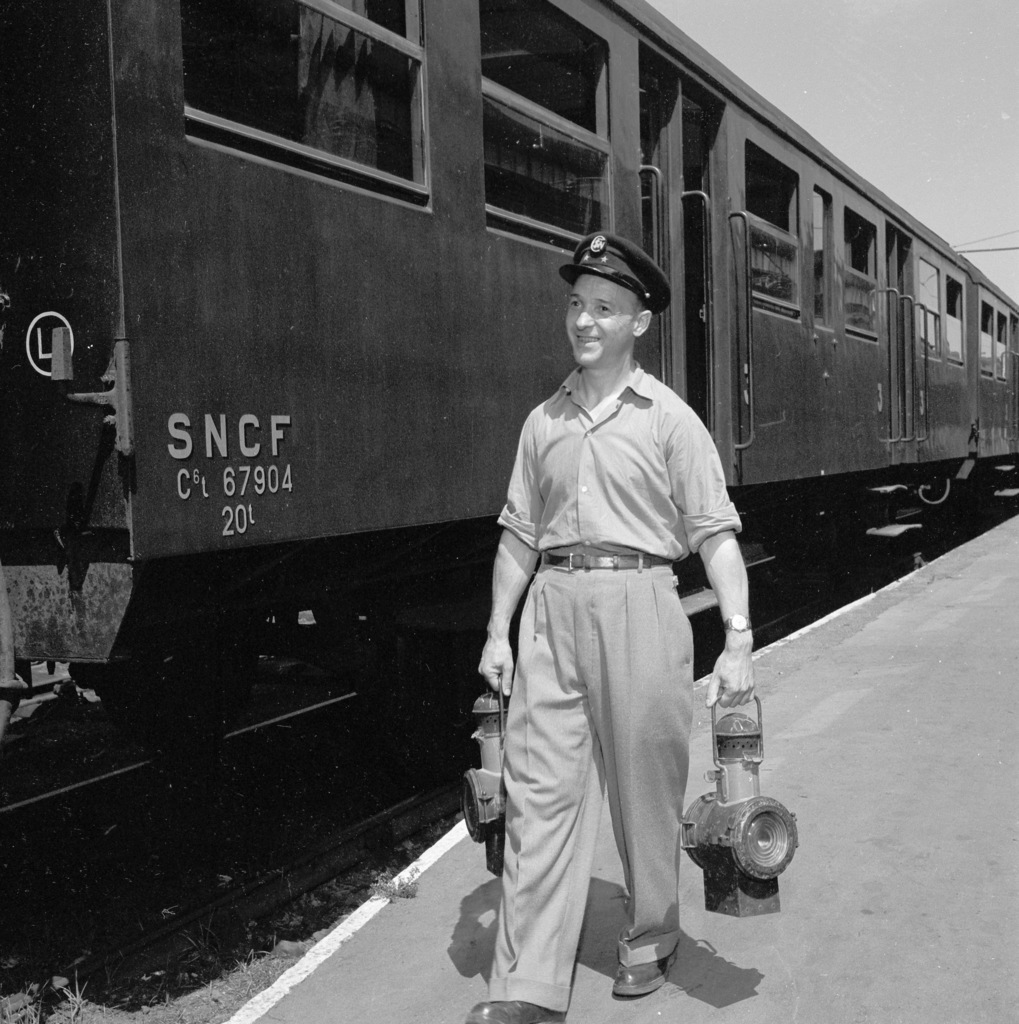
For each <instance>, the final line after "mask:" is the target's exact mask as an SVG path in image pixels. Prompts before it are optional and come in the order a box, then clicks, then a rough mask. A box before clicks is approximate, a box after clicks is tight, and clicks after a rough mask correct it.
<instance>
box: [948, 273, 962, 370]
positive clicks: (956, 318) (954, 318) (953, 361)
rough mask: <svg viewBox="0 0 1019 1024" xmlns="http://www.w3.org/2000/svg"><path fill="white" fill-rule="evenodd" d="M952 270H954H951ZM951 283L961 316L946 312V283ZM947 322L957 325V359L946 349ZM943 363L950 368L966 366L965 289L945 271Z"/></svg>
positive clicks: (960, 282)
mask: <svg viewBox="0 0 1019 1024" xmlns="http://www.w3.org/2000/svg"><path fill="white" fill-rule="evenodd" d="M953 269H954V268H953ZM949 281H951V282H952V284H953V285H955V287H956V288H957V289H958V294H959V312H960V313H961V314H962V315H961V316H952V315H951V313H949V312H948V307H949V302H948V282H949ZM949 320H951V321H953V322H954V323H957V324H958V325H959V342H960V345H959V357H958V358H956V357H955V356H954V355H952V353H951V351H950V350H949V348H948V344H947V341H948V322H949ZM944 335H945V342H946V344H945V362H946V363H949V364H950V365H952V366H965V365H966V289H965V288H964V287H963V285H962V281H959V280H957V279H956V278H954V277H953V276H952V275H951V274H950V273H948V271H947V270H946V271H945V331H944Z"/></svg>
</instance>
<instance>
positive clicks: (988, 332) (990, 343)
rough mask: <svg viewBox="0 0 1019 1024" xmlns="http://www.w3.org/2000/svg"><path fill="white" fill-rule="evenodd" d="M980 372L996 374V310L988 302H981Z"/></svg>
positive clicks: (987, 375)
mask: <svg viewBox="0 0 1019 1024" xmlns="http://www.w3.org/2000/svg"><path fill="white" fill-rule="evenodd" d="M980 372H981V373H982V374H983V375H984V376H985V377H993V376H994V310H993V309H992V308H991V307H990V306H989V305H988V304H987V303H986V302H981V303H980Z"/></svg>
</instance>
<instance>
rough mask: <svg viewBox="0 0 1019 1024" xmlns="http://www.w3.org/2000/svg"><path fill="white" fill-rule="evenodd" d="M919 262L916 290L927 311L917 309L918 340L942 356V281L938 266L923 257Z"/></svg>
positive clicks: (938, 355)
mask: <svg viewBox="0 0 1019 1024" xmlns="http://www.w3.org/2000/svg"><path fill="white" fill-rule="evenodd" d="M918 262H919V281H918V287H917V290H916V299H917V302H919V303H922V304H923V306H924V307H925V308H926V310H927V312H926V313H924V311H923V310H921V309H918V310H917V318H916V340H917V344H918V345H923V344H924V343H925V342H926V344H927V349H928V351H929V352H930V354H931V355H932V356H934V357H935V358H938V359H940V358H941V282H940V274H939V272H938V268H937V267H935V266H933V265H931V264H930V263H928V262H927V261H926V260H924V259H921V260H919V261H918Z"/></svg>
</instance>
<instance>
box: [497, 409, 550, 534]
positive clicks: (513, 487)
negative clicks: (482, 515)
mask: <svg viewBox="0 0 1019 1024" xmlns="http://www.w3.org/2000/svg"><path fill="white" fill-rule="evenodd" d="M537 412H539V410H535V411H534V412H532V413H531V415H530V416H528V417H527V420H526V421H525V422H524V428H523V430H522V431H521V432H520V441H519V443H518V444H517V457H516V461H515V462H514V464H513V474H512V476H511V477H510V483H509V491H508V492H507V495H506V504H505V505H504V506H503V510H502V512H501V513H500V515H499V525H500V526H502V527H504V528H505V529H507V530H509V531H510V533H512V534H513V535H514V536H515V537H517V538H518V539H519V540H521V541H523V542H524V543H525V544H526V545H527V546H528V547H529V548H534V549H535V550H537V548H538V524H539V523H540V522H541V517H542V511H543V509H544V506H545V503H544V501H543V499H542V497H541V491H540V488H539V486H538V466H537V438H536V426H537V420H536V415H535V414H536V413H537Z"/></svg>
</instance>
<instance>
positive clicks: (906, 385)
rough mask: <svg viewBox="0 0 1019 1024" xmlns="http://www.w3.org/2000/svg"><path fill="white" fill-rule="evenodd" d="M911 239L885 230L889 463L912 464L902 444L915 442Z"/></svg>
mask: <svg viewBox="0 0 1019 1024" xmlns="http://www.w3.org/2000/svg"><path fill="white" fill-rule="evenodd" d="M910 252H911V243H910V239H909V238H908V237H907V236H906V235H904V234H903V233H902V232H901V231H899V230H898V229H897V228H894V227H893V226H892V225H891V224H887V225H886V227H885V270H886V274H887V277H886V280H887V281H888V287H887V288H886V289H884V290H883V294H884V296H885V298H886V300H887V306H886V309H887V320H886V323H887V330H888V426H889V433H888V440H887V443H888V461H889V462H890V463H892V464H898V463H900V462H905V461H912V459H910V458H908V456H907V454H906V453H907V451H909V450H911V449H907V448H906V446H905V444H904V442H905V443H908V442H911V441H914V440H915V439H916V417H915V415H914V414H915V405H916V402H915V397H916V396H915V382H914V376H915V374H914V359H913V336H914V333H915V331H916V326H915V324H916V300H915V299H914V298H913V274H912V262H911V260H910Z"/></svg>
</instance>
